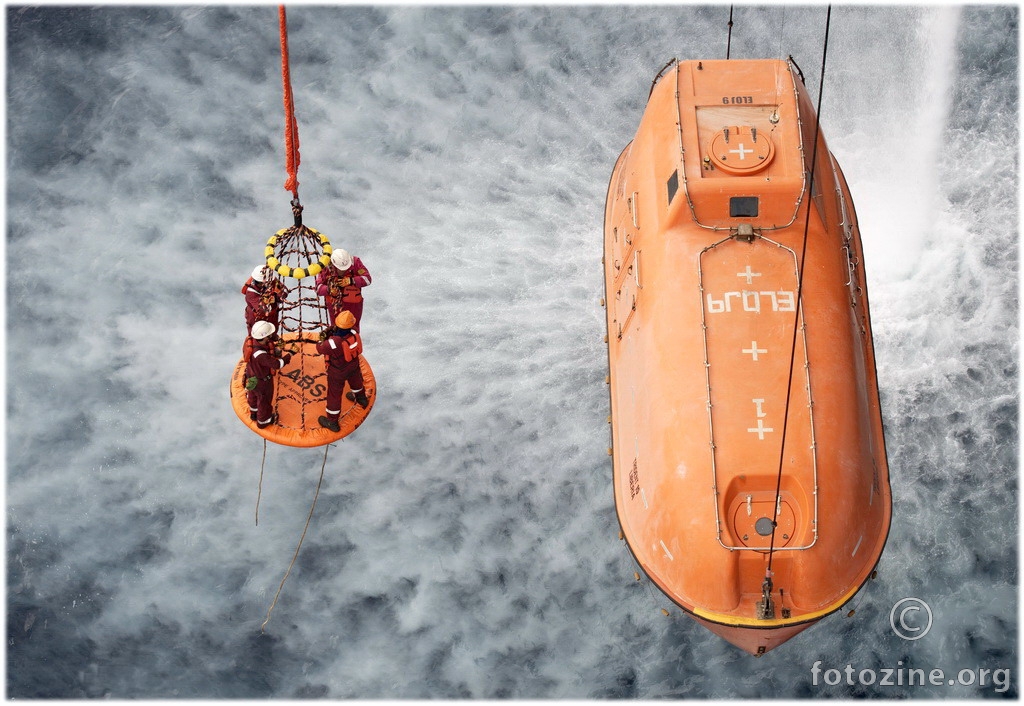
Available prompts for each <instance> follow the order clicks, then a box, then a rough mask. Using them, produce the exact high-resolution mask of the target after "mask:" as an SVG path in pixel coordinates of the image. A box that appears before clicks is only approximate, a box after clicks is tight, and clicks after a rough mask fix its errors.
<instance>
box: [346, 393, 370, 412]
mask: <svg viewBox="0 0 1024 706" xmlns="http://www.w3.org/2000/svg"><path fill="white" fill-rule="evenodd" d="M345 397H346V398H347V399H350V400H352V401H353V402H355V403H356V404H358V405H359V406H360V407H362V408H363V409H366V408H367V407H368V406H369V404H370V400H369V398H367V396H366V393H365V392H364V391H363V390H360V391H359V392H351V391H350V392H346V393H345Z"/></svg>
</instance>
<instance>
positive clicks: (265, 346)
mask: <svg viewBox="0 0 1024 706" xmlns="http://www.w3.org/2000/svg"><path fill="white" fill-rule="evenodd" d="M251 335H252V339H253V351H252V355H251V356H249V361H248V362H247V363H246V364H245V382H246V384H245V389H246V394H245V396H246V399H247V400H248V402H249V418H250V419H252V420H253V421H254V422H256V426H257V427H259V428H260V429H263V428H264V427H268V426H270V425H271V424H273V423H274V422H276V421H277V415H276V414H275V413H274V373H276V372H277V371H278V370H280V369H281V368H283V367H284V366H286V365H288V363H289V362H290V361H291V359H292V355H291V353H285V354H284V355H283V356H280V357H278V354H277V353H276V352H275V351H274V342H275V341H276V340H277V327H276V326H274V324H272V323H270V322H269V321H257V322H256V323H254V324H253V325H252V331H251Z"/></svg>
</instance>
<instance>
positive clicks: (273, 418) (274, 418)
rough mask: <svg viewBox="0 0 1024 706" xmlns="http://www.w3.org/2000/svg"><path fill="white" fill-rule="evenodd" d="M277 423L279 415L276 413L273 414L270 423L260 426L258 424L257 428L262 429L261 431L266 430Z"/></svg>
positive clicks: (257, 423)
mask: <svg viewBox="0 0 1024 706" xmlns="http://www.w3.org/2000/svg"><path fill="white" fill-rule="evenodd" d="M276 423H277V413H276V412H275V413H274V414H272V415H271V416H270V421H269V422H267V423H266V424H260V423H259V422H256V426H257V427H258V428H260V429H266V428H267V427H269V426H270V425H271V424H276Z"/></svg>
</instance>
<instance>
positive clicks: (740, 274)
mask: <svg viewBox="0 0 1024 706" xmlns="http://www.w3.org/2000/svg"><path fill="white" fill-rule="evenodd" d="M736 276H737V277H746V278H747V284H753V283H754V277H760V276H761V273H760V272H754V271H753V270H751V269H750V265H747V269H745V270H744V271H743V272H737V273H736Z"/></svg>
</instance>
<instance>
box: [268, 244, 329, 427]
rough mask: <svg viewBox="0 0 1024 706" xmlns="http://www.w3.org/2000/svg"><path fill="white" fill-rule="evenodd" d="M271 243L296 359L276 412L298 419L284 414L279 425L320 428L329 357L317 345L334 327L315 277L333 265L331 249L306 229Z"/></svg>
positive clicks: (288, 342) (283, 379)
mask: <svg viewBox="0 0 1024 706" xmlns="http://www.w3.org/2000/svg"><path fill="white" fill-rule="evenodd" d="M271 240H272V241H274V245H273V246H272V247H273V254H272V255H271V254H270V252H269V251H270V250H271V246H269V245H268V247H267V251H268V253H267V264H268V266H271V264H272V263H276V266H275V267H273V269H274V271H275V272H276V273H277V274H278V275H280V276H281V280H280V281H281V284H282V295H281V300H280V304H279V311H280V317H281V318H280V325H279V327H278V331H279V332H280V337H281V338H280V340H281V348H282V350H283V351H287V352H289V353H291V354H292V361H291V363H289V365H288V366H287V367H286V368H285V369H284V370H282V371H281V373H279V375H278V384H277V385H276V390H275V407H276V409H278V410H286V409H287V410H291V411H292V413H291V414H280V415H279V422H278V424H279V425H280V426H283V427H285V428H295V429H306V428H309V427H316V426H317V424H318V423H317V418H318V415H320V414H323V405H324V393H325V391H326V388H327V374H326V372H325V369H324V361H323V356H322V355H321V354H319V353H317V352H316V344H317V343H318V342H319V340H320V338H319V334H320V332H321V331H323V330H325V329H327V328H328V327H329V323H328V320H327V319H328V316H329V314H328V312H327V307H326V305H325V304H324V302H323V300H322V299H321V298H320V297H319V296H318V295H317V293H316V281H315V278H314V277H313V275H315V274H317V273H319V272H320V271H321V269H322V267H323V265H322V264H321V262H322V260H327V261H329V259H330V252H331V246H330V244H329V243H328V242H327V238H326V237H324V236H323V235H322V234H321V233H319V232H318V231H317V230H315V229H313V228H309V227H308V226H304V225H301V224H299V225H293V226H290V227H289V228H285V229H283V230H280V231H278V232H277V233H276V234H275V235H274V237H273V238H271ZM308 263H314V264H312V265H310V264H308ZM289 402H290V403H289ZM295 411H297V412H298V414H295V413H294V412H295Z"/></svg>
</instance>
